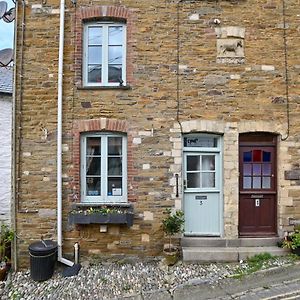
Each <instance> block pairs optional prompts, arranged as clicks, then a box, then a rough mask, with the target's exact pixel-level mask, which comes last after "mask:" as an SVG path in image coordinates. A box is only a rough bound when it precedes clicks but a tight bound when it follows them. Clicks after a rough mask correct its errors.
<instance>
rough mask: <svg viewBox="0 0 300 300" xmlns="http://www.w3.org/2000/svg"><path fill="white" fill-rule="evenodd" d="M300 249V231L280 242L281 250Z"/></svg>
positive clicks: (297, 230) (296, 230)
mask: <svg viewBox="0 0 300 300" xmlns="http://www.w3.org/2000/svg"><path fill="white" fill-rule="evenodd" d="M299 247H300V230H299V229H295V231H294V232H293V233H292V234H290V235H289V236H287V237H285V238H284V240H283V241H282V248H287V249H296V248H299Z"/></svg>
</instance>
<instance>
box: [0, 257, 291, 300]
mask: <svg viewBox="0 0 300 300" xmlns="http://www.w3.org/2000/svg"><path fill="white" fill-rule="evenodd" d="M290 262H291V259H290V258H288V257H281V258H279V257H278V258H275V259H272V260H270V261H268V262H266V263H264V266H263V268H265V269H266V268H271V267H276V266H284V265H286V264H288V263H290ZM247 268H249V266H248V263H247V262H240V263H227V264H225V263H223V264H213V263H211V264H185V263H182V262H179V263H177V264H176V265H175V266H173V267H167V266H166V265H164V263H163V262H162V261H160V260H140V259H131V260H130V259H129V260H128V259H126V260H124V259H123V260H119V261H102V262H99V261H98V262H89V263H88V262H87V261H85V262H84V263H83V266H82V268H81V270H80V272H79V274H78V275H77V276H73V277H66V278H64V277H62V275H61V271H62V269H61V268H59V267H57V268H56V270H55V273H54V275H53V277H52V278H51V279H49V280H47V281H44V282H35V281H33V280H32V279H31V278H30V272H29V271H22V272H16V273H10V274H9V276H8V279H7V281H6V282H3V283H2V284H1V283H0V298H1V299H2V300H6V299H22V300H23V299H24V300H30V299H39V300H42V299H77V300H79V299H122V298H123V297H126V296H129V295H137V294H144V293H145V292H149V291H154V290H160V289H166V290H168V291H169V292H170V293H172V291H173V290H174V289H175V288H176V287H178V286H181V285H185V284H198V283H203V282H206V283H207V284H210V285H213V284H216V283H218V282H219V283H220V281H221V280H222V279H224V278H226V277H230V276H233V275H234V274H237V273H241V271H245V270H247Z"/></svg>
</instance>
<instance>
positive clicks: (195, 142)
mask: <svg viewBox="0 0 300 300" xmlns="http://www.w3.org/2000/svg"><path fill="white" fill-rule="evenodd" d="M183 142H184V147H206V148H216V147H218V138H214V137H209V136H207V137H204V136H203V137H185V138H184V140H183Z"/></svg>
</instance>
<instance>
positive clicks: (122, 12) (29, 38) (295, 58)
mask: <svg viewBox="0 0 300 300" xmlns="http://www.w3.org/2000/svg"><path fill="white" fill-rule="evenodd" d="M64 15H65V20H64V48H63V76H62V102H63V106H62V199H63V202H62V208H63V210H62V212H63V213H62V220H63V223H62V228H63V251H64V253H66V255H70V254H72V253H73V245H74V243H76V242H79V244H80V249H81V253H82V254H83V255H107V254H108V255H112V254H126V255H137V256H152V255H159V254H160V253H161V251H162V245H163V243H164V236H163V232H162V229H161V220H162V218H164V216H165V214H164V212H165V209H166V208H174V209H182V210H183V211H184V213H185V229H184V233H183V235H185V236H190V237H202V236H205V237H207V236H209V237H216V238H223V239H227V240H230V239H239V238H241V237H274V236H275V237H276V236H279V237H282V236H283V235H284V232H286V231H291V230H293V224H295V223H297V221H298V220H300V161H299V158H300V152H299V149H300V123H299V112H300V106H299V105H300V96H299V94H300V86H299V82H300V77H299V74H300V52H299V45H300V41H299V35H300V6H299V2H298V1H296V0H289V1H282V0H257V1H249V0H235V1H233V0H232V1H225V0H219V1H205V0H203V1H196V0H195V1H185V0H181V1H169V0H164V1H161V0H155V1H152V0H150V1H143V0H141V1H133V0H112V1H106V0H103V1H99V0H92V1H86V0H78V1H77V3H76V4H74V2H72V1H66V3H65V14H64ZM59 20H60V2H59V0H46V1H43V2H42V4H41V1H26V2H22V1H18V19H17V53H16V54H17V60H16V88H17V93H16V99H15V101H16V102H15V105H16V107H15V108H16V121H15V124H14V127H15V135H16V140H17V141H19V142H17V144H16V147H15V152H14V153H15V154H14V157H15V166H16V170H15V177H14V178H15V181H14V195H13V197H14V203H15V211H14V212H13V214H14V216H15V226H16V230H17V234H18V240H17V244H16V254H17V258H18V262H19V266H25V265H26V264H28V250H27V249H28V245H29V244H30V243H32V242H33V241H36V240H39V239H40V237H41V236H43V237H44V238H47V239H54V240H55V239H56V234H57V207H56V203H57V200H56V199H57V178H56V176H57V173H56V172H57V128H58V127H57V126H58V125H57V114H58V106H57V98H58V77H59V73H58V61H59V53H58V52H59V51H58V50H59V36H60V34H59V29H60V21H59ZM91 207H92V208H93V209H99V208H101V207H108V208H110V209H118V210H121V211H124V210H133V212H134V218H133V224H129V223H128V224H127V225H128V226H126V224H122V225H120V224H114V222H112V223H110V224H107V225H105V224H97V223H96V224H95V223H93V222H91V224H74V223H73V222H70V219H69V217H70V215H71V211H74V209H75V210H85V209H90V208H91ZM75 223H76V222H75ZM125 223H126V222H125Z"/></svg>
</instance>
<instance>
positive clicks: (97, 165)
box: [86, 157, 101, 175]
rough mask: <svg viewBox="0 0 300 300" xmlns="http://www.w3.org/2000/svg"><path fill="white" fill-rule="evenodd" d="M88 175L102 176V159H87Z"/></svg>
mask: <svg viewBox="0 0 300 300" xmlns="http://www.w3.org/2000/svg"><path fill="white" fill-rule="evenodd" d="M86 175H101V157H87V158H86Z"/></svg>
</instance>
